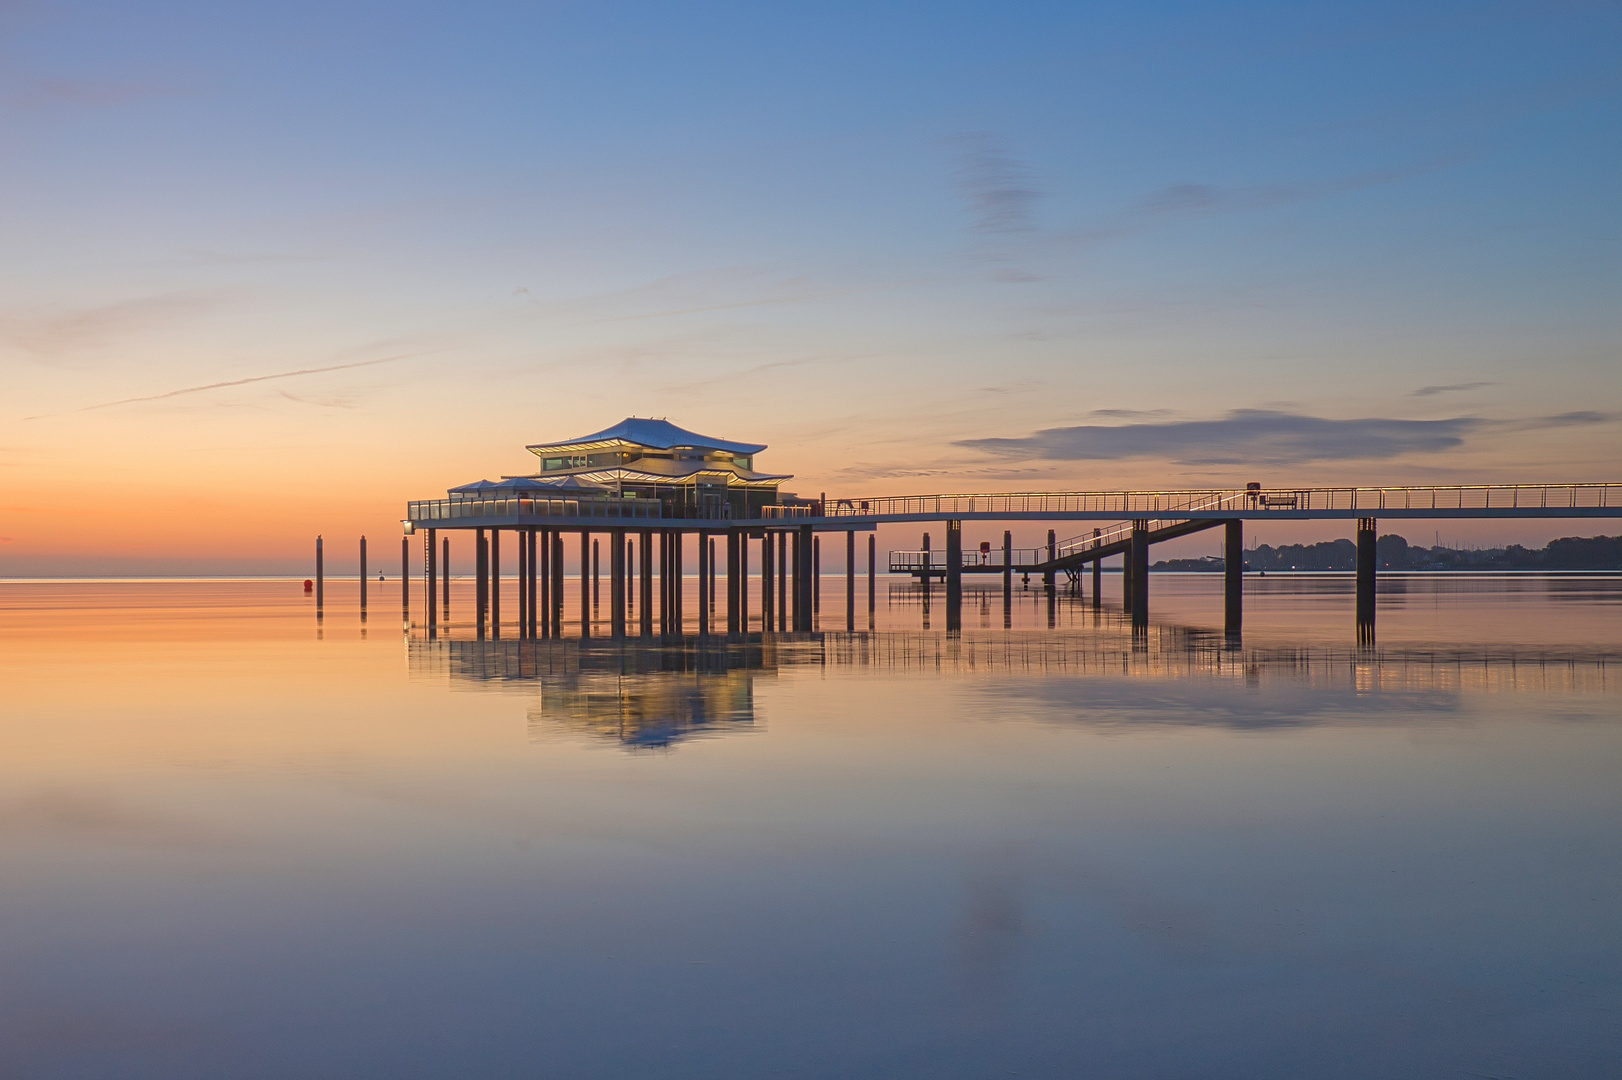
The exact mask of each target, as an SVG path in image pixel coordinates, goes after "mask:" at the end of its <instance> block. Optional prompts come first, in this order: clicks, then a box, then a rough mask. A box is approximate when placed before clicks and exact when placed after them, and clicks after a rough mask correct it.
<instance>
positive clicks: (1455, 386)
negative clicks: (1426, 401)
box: [1408, 379, 1498, 397]
mask: <svg viewBox="0 0 1622 1080" xmlns="http://www.w3.org/2000/svg"><path fill="white" fill-rule="evenodd" d="M1497 385H1498V384H1497V383H1494V382H1487V381H1486V380H1485V379H1482V380H1478V381H1476V382H1461V383H1446V384H1443V385H1438V386H1421V387H1420V388H1419V389H1418V390H1414V391H1411V392H1410V393H1409V394H1408V396H1409V397H1435V396H1436V395H1437V394H1462V393H1464V392H1465V391H1467V390H1480V389H1481V388H1482V387H1483V386H1497Z"/></svg>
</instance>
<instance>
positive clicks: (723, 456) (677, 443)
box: [451, 417, 790, 518]
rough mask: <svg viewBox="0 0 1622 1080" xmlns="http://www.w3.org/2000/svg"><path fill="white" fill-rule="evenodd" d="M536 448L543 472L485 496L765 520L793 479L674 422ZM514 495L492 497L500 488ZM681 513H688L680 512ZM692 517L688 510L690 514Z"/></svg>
mask: <svg viewBox="0 0 1622 1080" xmlns="http://www.w3.org/2000/svg"><path fill="white" fill-rule="evenodd" d="M526 449H528V450H529V451H530V452H531V453H533V454H534V455H535V456H536V457H538V458H540V459H541V471H540V472H539V473H535V474H532V475H530V476H523V477H508V478H506V479H504V480H503V481H502V483H501V484H499V485H490V484H488V482H486V481H481V482H480V483H481V484H487V485H488V486H487V487H485V488H481V489H480V490H479V491H478V492H476V493H475V492H473V491H472V490H471V489H473V488H477V487H479V485H475V484H469V485H468V486H467V488H466V489H456V490H454V491H453V492H452V493H451V494H452V497H455V496H456V495H458V494H461V493H463V492H466V493H468V494H476V495H477V496H478V497H482V498H502V497H512V494H514V493H516V492H517V491H519V490H522V491H523V492H524V493H528V492H531V491H534V492H536V493H537V494H540V493H542V492H556V491H558V490H560V489H561V490H563V491H571V492H592V493H595V494H597V495H598V496H600V497H607V498H616V497H617V498H626V499H657V500H659V501H660V502H661V503H663V504H664V505H665V506H666V507H667V508H668V510H669V512H670V514H671V516H675V517H689V516H698V517H709V518H720V517H740V518H742V517H749V518H752V517H759V516H760V508H761V507H762V506H766V505H770V504H772V503H775V502H777V501H778V491H777V488H778V485H779V484H781V483H782V482H783V481H785V480H788V479H790V477H789V476H787V475H774V474H771V473H761V472H756V471H755V468H754V465H755V455H756V454H758V453H760V452H761V451H762V450H764V449H766V447H765V445H764V444H762V443H745V442H733V441H732V440H730V439H717V438H713V437H711V436H709V435H700V434H698V433H696V432H692V431H688V430H686V429H685V428H679V427H677V426H676V425H675V424H672V423H671V422H670V421H668V420H645V419H639V418H637V417H629V418H627V419H625V420H621V421H620V422H619V423H617V424H615V425H614V426H613V427H610V428H605V429H603V430H602V431H598V432H594V433H593V434H591V435H582V436H580V437H579V438H577V439H566V440H563V441H561V442H549V443H536V444H535V445H533V446H529V447H527V448H526ZM509 485H510V486H511V490H510V491H508V490H503V491H501V492H496V491H491V490H490V488H495V487H499V488H502V489H507V488H508V487H509ZM677 507H681V508H683V509H681V510H678V509H676V508H677ZM684 511H685V512H684Z"/></svg>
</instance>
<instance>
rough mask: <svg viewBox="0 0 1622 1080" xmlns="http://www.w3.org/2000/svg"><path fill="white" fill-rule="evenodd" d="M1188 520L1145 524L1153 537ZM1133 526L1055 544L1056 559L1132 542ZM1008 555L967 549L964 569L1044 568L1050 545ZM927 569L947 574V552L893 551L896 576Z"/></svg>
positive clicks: (1153, 520) (1011, 551)
mask: <svg viewBox="0 0 1622 1080" xmlns="http://www.w3.org/2000/svg"><path fill="white" fill-rule="evenodd" d="M1140 520H1141V519H1140ZM1187 520H1188V519H1187V518H1170V519H1161V518H1150V519H1149V520H1147V521H1145V522H1144V525H1145V528H1146V529H1147V530H1148V532H1149V534H1150V535H1151V536H1153V535H1154V534H1155V533H1156V532H1158V531H1160V530H1161V529H1164V528H1169V527H1170V526H1172V525H1181V524H1183V523H1184V522H1186V521H1187ZM1133 527H1134V525H1133V522H1130V521H1123V522H1121V523H1120V524H1118V525H1111V526H1110V527H1109V528H1107V529H1100V530H1099V531H1098V535H1097V536H1094V535H1093V534H1091V533H1085V534H1083V535H1081V536H1074V537H1071V538H1070V539H1068V540H1064V541H1061V542H1059V543H1056V544H1055V545H1054V550H1055V552H1056V554H1055V559H1056V560H1057V559H1067V558H1070V557H1071V556H1073V555H1080V554H1084V553H1085V552H1087V551H1090V550H1092V549H1094V548H1101V547H1109V546H1110V545H1112V544H1118V543H1121V542H1122V541H1124V540H1130V539H1131V538H1132V529H1133ZM1008 555H1009V556H1010V558H1011V560H1012V562H1011V563H1009V564H1005V563H1004V562H1003V549H1002V548H999V547H993V548H991V549H990V550H985V549H982V548H965V549H964V551H963V569H965V570H970V569H974V568H976V567H982V568H983V567H991V568H995V569H1001V568H1002V567H1003V566H1004V565H1011V566H1012V567H1013V568H1014V569H1016V570H1018V569H1019V568H1021V567H1027V568H1028V567H1034V566H1042V565H1044V564H1046V563H1047V562H1048V561H1049V560H1048V549H1047V547H1046V546H1043V547H1035V548H1011V549H1009V552H1008ZM925 569H927V570H929V571H930V572H931V573H934V572H936V571H939V572H940V573H943V574H944V573H946V551H945V549H931V550H929V551H924V550H922V549H917V550H913V551H892V552H890V572H891V573H892V574H902V573H907V574H916V573H919V572H921V571H923V570H925Z"/></svg>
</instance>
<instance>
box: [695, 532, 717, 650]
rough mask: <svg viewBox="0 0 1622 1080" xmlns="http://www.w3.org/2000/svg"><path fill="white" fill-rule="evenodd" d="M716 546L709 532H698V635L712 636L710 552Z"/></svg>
mask: <svg viewBox="0 0 1622 1080" xmlns="http://www.w3.org/2000/svg"><path fill="white" fill-rule="evenodd" d="M713 550H714V548H713V547H712V546H711V544H710V537H709V534H708V533H705V532H700V533H699V534H698V636H699V638H700V639H701V640H702V639H703V638H707V637H709V636H710V554H711V552H712V551H713Z"/></svg>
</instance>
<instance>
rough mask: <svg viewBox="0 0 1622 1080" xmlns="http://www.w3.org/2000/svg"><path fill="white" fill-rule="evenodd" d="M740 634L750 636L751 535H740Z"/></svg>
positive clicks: (743, 533) (744, 533)
mask: <svg viewBox="0 0 1622 1080" xmlns="http://www.w3.org/2000/svg"><path fill="white" fill-rule="evenodd" d="M738 633H740V634H742V635H743V636H744V637H748V636H749V534H748V533H747V532H741V533H739V534H738Z"/></svg>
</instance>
